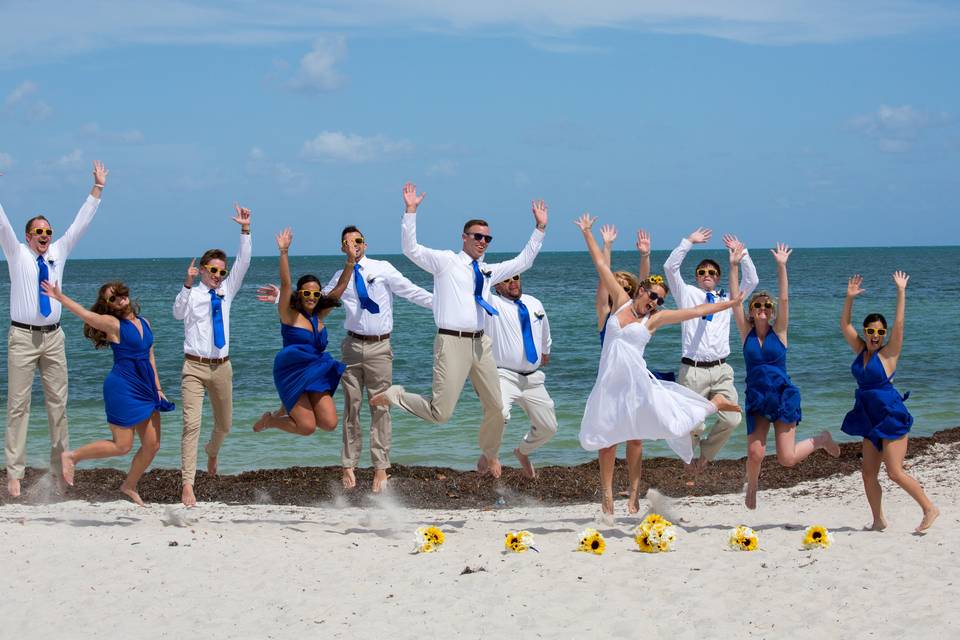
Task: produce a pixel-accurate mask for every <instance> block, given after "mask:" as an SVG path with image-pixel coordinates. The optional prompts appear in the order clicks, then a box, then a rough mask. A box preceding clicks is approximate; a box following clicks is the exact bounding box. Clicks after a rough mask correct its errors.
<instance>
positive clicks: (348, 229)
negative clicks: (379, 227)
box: [340, 224, 363, 242]
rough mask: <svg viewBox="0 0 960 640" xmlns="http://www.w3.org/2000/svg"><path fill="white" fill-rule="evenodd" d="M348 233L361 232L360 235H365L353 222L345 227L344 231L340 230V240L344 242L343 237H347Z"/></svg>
mask: <svg viewBox="0 0 960 640" xmlns="http://www.w3.org/2000/svg"><path fill="white" fill-rule="evenodd" d="M348 233H359V234H360V235H363V231H360V229H357V228H356V227H355V226H353V225H352V224H349V225H347V226H345V227H344V228H343V231H341V232H340V242H343V239H344V238H346V237H347V234H348Z"/></svg>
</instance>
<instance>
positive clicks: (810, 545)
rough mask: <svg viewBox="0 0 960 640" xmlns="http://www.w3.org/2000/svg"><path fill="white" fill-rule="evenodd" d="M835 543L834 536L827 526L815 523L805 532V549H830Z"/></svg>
mask: <svg viewBox="0 0 960 640" xmlns="http://www.w3.org/2000/svg"><path fill="white" fill-rule="evenodd" d="M831 544H833V536H831V535H830V532H829V531H828V530H827V528H826V527H824V526H823V525H820V524H815V525H813V526H812V527H810V528H809V529H807V531H806V532H805V533H804V534H803V548H804V549H829V548H830V545H831Z"/></svg>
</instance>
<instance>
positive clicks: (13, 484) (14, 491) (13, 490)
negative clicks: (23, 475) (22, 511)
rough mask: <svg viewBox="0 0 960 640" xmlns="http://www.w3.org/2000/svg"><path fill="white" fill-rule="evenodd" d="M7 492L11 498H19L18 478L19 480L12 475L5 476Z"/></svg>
mask: <svg viewBox="0 0 960 640" xmlns="http://www.w3.org/2000/svg"><path fill="white" fill-rule="evenodd" d="M7 493H9V494H10V497H11V498H19V497H20V480H19V478H14V477H13V476H9V477H8V478H7Z"/></svg>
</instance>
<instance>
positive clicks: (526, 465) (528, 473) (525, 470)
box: [513, 449, 537, 480]
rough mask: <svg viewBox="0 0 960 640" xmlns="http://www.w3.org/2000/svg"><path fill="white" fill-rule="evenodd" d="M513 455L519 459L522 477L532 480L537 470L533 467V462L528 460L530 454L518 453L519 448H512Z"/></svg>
mask: <svg viewBox="0 0 960 640" xmlns="http://www.w3.org/2000/svg"><path fill="white" fill-rule="evenodd" d="M513 455H515V456H516V457H517V460H519V461H520V473H522V474H523V477H524V478H529V479H530V480H533V479H534V478H536V477H537V470H536V469H534V468H533V463H532V462H530V456H527V455H524V454H522V453H520V449H514V450H513Z"/></svg>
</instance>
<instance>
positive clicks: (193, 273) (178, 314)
mask: <svg viewBox="0 0 960 640" xmlns="http://www.w3.org/2000/svg"><path fill="white" fill-rule="evenodd" d="M199 274H200V270H199V269H197V259H196V258H193V259H192V260H191V261H190V266H189V267H187V275H186V277H185V278H184V279H183V287H182V288H181V289H180V291H178V292H177V297H176V299H175V300H174V301H173V317H174V318H176V319H177V320H183V319H184V318H186V317H187V311H189V309H190V288H191V287H192V286H193V279H194V278H196V277H197V276H198V275H199Z"/></svg>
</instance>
